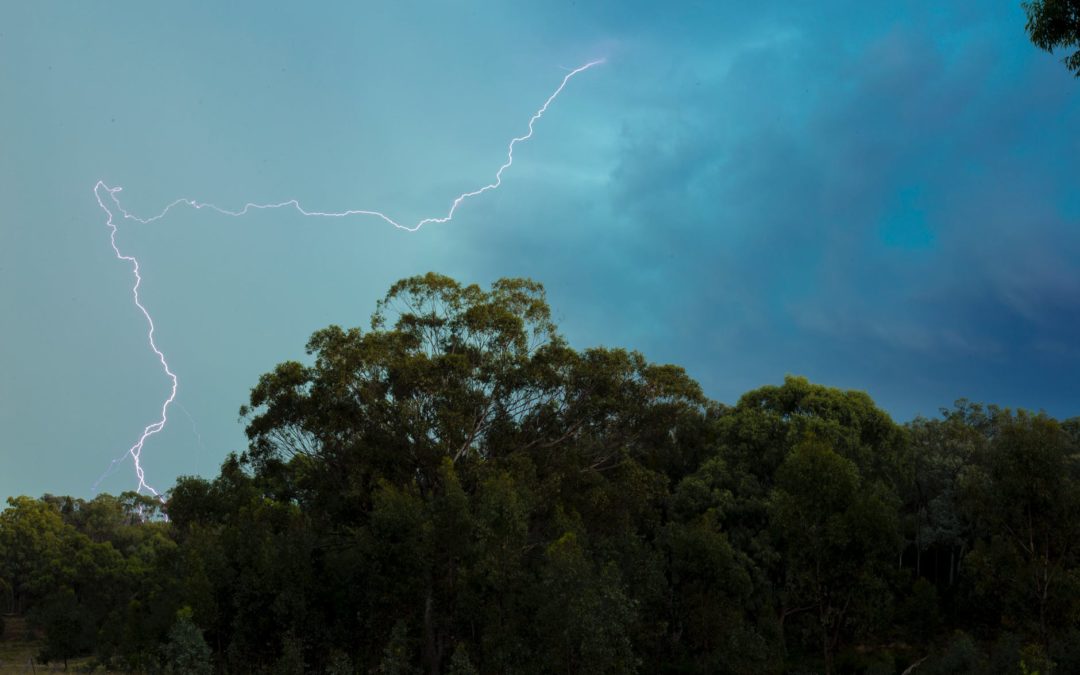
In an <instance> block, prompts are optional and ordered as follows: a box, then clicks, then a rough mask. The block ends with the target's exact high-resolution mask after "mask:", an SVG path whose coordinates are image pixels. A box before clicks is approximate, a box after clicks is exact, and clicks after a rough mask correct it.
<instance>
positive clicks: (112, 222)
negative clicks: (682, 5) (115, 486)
mask: <svg viewBox="0 0 1080 675" xmlns="http://www.w3.org/2000/svg"><path fill="white" fill-rule="evenodd" d="M604 61H605V59H597V60H595V61H589V62H588V63H586V64H584V65H581V66H578V67H577V68H574V69H573V70H571V71H569V72H568V73H567V74H566V75H565V76H564V77H563V79H562V82H560V83H559V86H558V87H557V88H556V89H555V91H553V92H552V93H551V95H550V96H548V97H547V100H545V101H544V104H543V105H541V106H540V108H539V109H538V110H537V111H536V112H535V113H533V115H532V117H530V118H529V124H528V129H527V131H526V133H525V134H523V135H521V136H515V137H514V138H512V139H510V144H509V146H508V147H507V149H506V161H505V162H503V163H502V165H501V166H500V167H499V169H498V170H497V171H496V172H495V179H494V180H493V181H492V182H490V183H488V184H487V185H484V186H482V187H479V188H476V189H475V190H471V191H469V192H463V193H461V194H460V195H458V196H457V197H455V198H454V200H453V201H452V202H451V203H450V208H449V209H448V210H447V211H446V214H445V215H442V216H434V217H429V218H423V219H421V220H419V221H417V222H416V223H414V224H412V225H407V224H402V223H400V222H398V221H396V220H394V219H393V218H391V217H390V216H388V215H386V214H385V213H383V212H381V211H369V210H366V209H349V210H347V211H336V212H333V211H309V210H308V209H305V208H304V207H303V206H301V205H300V202H299V201H297V200H296V199H290V200H288V201H284V202H277V203H272V204H255V203H252V202H248V203H246V204H244V206H243V207H242V208H240V209H236V210H230V209H224V208H221V207H220V206H216V205H214V204H209V203H206V202H199V201H196V200H194V199H186V198H181V199H177V200H175V201H173V202H171V203H169V204H168V205H166V206H165V208H164V209H162V210H161V212H160V213H158V214H157V215H155V216H150V217H148V218H140V217H138V216H136V215H134V214H132V213H131V212H129V211H127V210H126V209H125V208H124V207H123V206H122V205H121V204H120V200H119V198H118V197H117V194H119V193H120V192H121V191H122V190H123V188H122V187H119V186H117V187H110V186H108V185H106V184H105V182H104V181H101V180H99V181H98V182H97V183H96V184H95V185H94V198H95V199H96V200H97V203H98V206H100V207H101V210H103V211H104V212H105V214H106V221H105V226H106V227H107V228H108V229H109V244H110V246H112V250H113V253H115V254H116V257H117V259H119V260H121V261H124V262H126V263H129V264H130V265H131V272H132V275H133V276H134V278H135V283H134V285H133V286H132V287H131V293H132V296H133V299H134V303H135V307H136V308H137V309H138V310H139V312H140V313H141V314H142V315H143V318H144V319H146V325H147V334H146V337H147V341H148V342H149V344H150V349H151V350H152V351H153V352H154V355H155V356H157V358H158V361H159V362H160V363H161V368H162V370H163V371H164V372H165V375H166V376H167V377H168V378H169V381H170V383H171V386H170V389H169V395H168V396H167V397H166V398H165V400H164V401H163V402H162V404H161V416H160V418H158V419H157V420H156V421H154V422H152V423H150V424H148V425H146V426H145V427H144V428H143V431H142V434H141V435H140V436H139V439H138V440H137V441H136V442H135V444H134V445H132V446H131V447H130V448H128V450H127V452H125V453H124V454H123V455H121V456H120V457H118V458H116V459H114V460H113V461H112V463H111V464H110V465H109V468H108V469H107V470H106V471H105V473H104V474H102V476H101V478H98V480H97V482H96V483H94V489H95V490H96V489H97V486H98V485H99V484H100V483H101V481H102V480H103V479H104V478H105V477H106V476H108V475H109V474H111V473H112V471H113V470H114V469H115V467H116V466H117V465H118V464H119V463H120V462H122V461H124V460H126V459H127V458H128V457H131V460H132V462H133V463H134V465H135V476H136V478H137V479H138V481H139V483H138V487H137V488H136V491H137V492H139V493H142V492H143V491H144V490H145V491H146V492H148V493H150V494H152V495H154V496H156V497H159V498H161V495H160V493H158V491H157V490H155V489H154V488H153V487H152V486H151V485H150V484H149V483H147V482H146V472H145V470H144V469H143V466H142V452H143V449H144V447H145V446H146V442H147V441H148V440H149V439H150V437H151V436H153V435H155V434H157V433H160V432H161V431H162V430H163V429H164V428H165V425H166V424H167V423H168V421H169V407H170V406H171V405H172V404H173V402H174V401H176V392H177V389H178V387H179V380H178V379H177V377H176V373H174V372H173V371H172V369H171V368H170V367H169V362H168V360H167V359H166V358H165V353H164V352H162V351H161V349H160V348H158V345H157V342H156V341H155V340H154V330H155V327H154V319H153V317H152V316H150V312H149V310H147V309H146V306H145V305H143V303H142V301H141V299H140V298H139V286H140V285H142V274H141V268H140V266H139V261H138V260H137V259H136V258H135V256H133V255H128V254H125V253H123V252H121V250H120V247H119V246H118V245H117V243H116V235H117V232H118V228H117V224H116V214H117V213H119V214H120V215H121V216H122V218H123V219H125V220H133V221H135V222H137V223H140V224H143V225H146V224H149V223H152V222H154V221H156V220H160V219H162V218H164V217H165V216H166V215H168V214H169V212H170V211H172V210H173V209H174V208H176V207H177V206H181V205H183V206H189V207H191V208H194V209H210V210H212V211H216V212H217V213H220V214H222V215H225V216H231V217H240V216H245V215H247V214H248V213H250V212H251V211H259V210H264V209H281V208H290V207H291V208H293V209H295V210H296V211H297V212H298V213H299V214H300V215H302V216H304V217H309V218H348V217H352V216H370V217H373V218H378V219H380V220H382V221H384V222H386V223H387V224H389V225H392V226H394V227H396V228H398V229H400V230H405V231H407V232H416V231H417V230H419V229H420V228H421V227H423V226H425V225H431V224H442V223H448V222H450V221H451V220H453V219H454V214H455V213H457V210H458V207H459V206H461V205H462V204H463V203H465V202H466V201H468V200H469V199H472V198H473V197H478V196H480V195H482V194H484V193H485V192H488V191H490V190H495V189H497V188H498V187H499V186H500V185H502V179H503V172H505V171H506V170H507V169H509V168H510V167H511V166H512V165H513V164H514V147H515V146H516V145H517V144H518V143H523V142H525V141H527V140H529V139H530V138H532V135H533V126H534V125H535V124H536V122H537V120H539V119H540V118H541V117H543V116H544V113H545V112H547V109H548V107H549V106H550V105H551V104H552V103H554V101H555V99H556V98H558V96H559V94H561V93H562V91H563V89H565V88H566V85H567V84H568V83H569V82H570V80H571V79H573V77H574V76H575V75H578V74H579V73H582V72H584V71H586V70H588V69H590V68H593V67H594V66H598V65H600V64H602V63H604ZM114 209H115V212H114Z"/></svg>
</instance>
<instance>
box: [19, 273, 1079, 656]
mask: <svg viewBox="0 0 1080 675" xmlns="http://www.w3.org/2000/svg"><path fill="white" fill-rule="evenodd" d="M307 352H308V357H309V358H307V359H305V361H304V362H298V361H288V362H285V363H282V364H280V365H278V366H277V367H276V368H275V369H274V370H273V371H272V372H270V373H267V374H266V375H264V376H262V378H261V379H260V380H259V382H258V384H257V385H256V386H255V387H254V388H253V390H252V392H251V398H250V401H249V404H248V405H247V406H245V407H244V408H243V409H242V410H241V415H242V417H243V419H244V420H245V422H246V424H247V434H248V437H249V439H250V444H249V447H248V448H247V450H246V451H245V452H243V453H242V454H235V455H231V456H229V457H228V458H227V460H226V461H225V462H224V464H223V465H222V467H221V472H220V475H218V476H217V477H215V478H213V479H212V480H206V479H203V478H198V477H184V478H181V479H179V480H178V481H177V483H176V485H175V486H174V487H172V489H171V490H169V491H168V493H167V494H166V495H165V496H164V498H163V499H162V500H160V501H159V500H156V499H154V498H151V497H147V496H145V495H136V494H133V493H128V494H124V495H121V496H119V497H115V496H111V495H106V494H102V495H98V496H97V497H95V498H93V499H91V500H84V499H75V498H70V497H56V496H52V495H45V496H44V497H41V498H39V499H33V498H29V497H17V498H13V499H9V500H8V507H7V508H6V509H5V510H4V511H3V512H2V513H0V608H3V609H5V610H6V611H7V612H8V615H7V616H8V619H9V622H10V621H11V620H12V619H13V617H14V618H17V620H18V621H19V622H20V625H21V624H22V622H23V621H24V620H25V622H26V623H25V625H26V626H27V628H25V630H28V631H29V632H30V633H31V634H32V635H33V636H36V638H37V639H38V640H39V642H38V645H39V646H40V653H39V656H38V658H39V659H40V660H41V661H52V662H57V663H59V662H63V663H67V662H68V660H69V659H72V658H75V657H79V658H80V661H79V663H80V667H83V666H85V667H91V668H92V667H97V668H100V669H110V670H120V671H127V672H147V673H151V672H165V673H210V672H222V673H225V672H227V673H249V672H251V673H283V674H284V673H289V674H292V673H297V674H299V673H309V672H311V673H334V674H342V673H387V674H389V673H431V674H437V673H454V674H456V675H463V674H465V673H548V672H561V673H623V672H643V673H645V672H648V673H779V672H795V673H810V672H825V673H855V672H860V673H900V672H906V673H918V674H919V675H923V674H928V673H967V672H980V673H981V672H985V673H1035V672H1038V673H1041V674H1042V675H1047V674H1049V673H1057V672H1060V673H1075V672H1080V552H1078V548H1077V542H1078V541H1080V462H1078V458H1080V419H1076V418H1074V419H1071V420H1066V421H1062V422H1059V421H1057V420H1054V419H1052V418H1050V417H1048V416H1046V415H1044V414H1034V413H1029V412H1024V411H1010V410H1008V409H1003V408H998V407H995V406H992V405H979V404H974V403H969V402H966V401H960V402H958V403H957V404H956V405H955V407H953V408H951V409H947V410H944V411H942V414H941V416H940V418H936V419H922V418H919V419H915V420H913V421H911V422H909V423H907V424H905V425H898V424H896V423H894V422H893V421H892V420H891V419H890V417H889V416H888V415H887V414H886V413H885V412H883V411H882V410H881V409H879V408H877V407H876V406H875V405H874V402H873V401H872V400H871V399H870V397H869V396H867V395H866V394H864V393H861V392H856V391H841V390H837V389H833V388H829V387H825V386H820V385H816V384H812V383H810V382H808V381H806V380H805V379H802V378H799V377H788V378H786V379H785V381H784V383H783V384H782V385H780V386H765V387H762V388H760V389H756V390H754V391H751V392H748V393H746V394H745V395H743V396H742V398H741V399H740V400H739V401H738V402H737V404H735V405H730V406H729V405H724V404H720V403H717V402H715V401H711V400H709V399H708V398H706V397H705V396H704V395H703V393H702V391H701V388H700V387H699V386H698V384H697V383H696V382H694V381H693V380H692V379H691V378H690V377H688V375H687V374H686V373H685V372H684V371H683V370H682V369H680V368H678V367H676V366H670V365H656V364H653V363H650V362H649V361H647V360H646V359H645V358H644V357H643V356H642V355H641V354H639V353H637V352H634V351H628V350H624V349H616V348H595V349H587V350H584V351H578V350H575V349H573V348H571V347H570V346H569V345H568V344H567V342H566V341H565V340H564V339H563V338H562V337H561V336H560V334H559V332H558V330H557V327H556V326H555V325H554V323H553V322H552V319H551V312H550V310H549V307H548V305H547V303H546V300H545V296H544V293H543V289H542V287H541V286H539V285H538V284H536V283H534V282H531V281H527V280H520V279H503V280H500V281H498V282H496V283H495V284H493V285H492V287H491V288H490V289H488V290H484V289H482V288H480V287H477V286H463V285H460V284H458V283H457V282H455V281H453V280H452V279H449V278H446V277H443V276H438V275H434V274H428V275H426V276H422V277H414V278H410V279H406V280H403V281H401V282H399V283H397V284H396V285H394V286H393V287H392V288H391V289H390V291H389V292H388V294H387V295H386V297H385V299H384V300H383V301H381V302H380V303H379V305H378V307H377V309H376V311H375V313H374V315H373V317H372V321H371V326H370V328H369V329H359V328H352V329H342V328H339V327H336V326H331V327H328V328H325V329H323V330H320V331H318V332H316V333H315V334H314V335H313V336H312V338H311V340H310V342H309V343H308V345H307ZM87 657H89V658H87Z"/></svg>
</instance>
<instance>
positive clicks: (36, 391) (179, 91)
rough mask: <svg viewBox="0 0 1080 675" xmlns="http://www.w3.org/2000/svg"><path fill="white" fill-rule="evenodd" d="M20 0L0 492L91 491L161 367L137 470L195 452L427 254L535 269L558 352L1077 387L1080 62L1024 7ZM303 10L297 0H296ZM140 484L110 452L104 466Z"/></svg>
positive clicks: (717, 388)
mask: <svg viewBox="0 0 1080 675" xmlns="http://www.w3.org/2000/svg"><path fill="white" fill-rule="evenodd" d="M978 4H979V5H980V6H978V7H977V3H970V2H947V3H941V2H931V1H925V2H920V1H913V2H905V3H867V2H854V1H850V2H831V1H824V2H818V3H803V2H770V1H768V0H764V1H761V2H755V3H746V2H739V3H734V2H673V3H662V2H644V1H627V0H620V1H618V2H607V3H600V2H585V1H579V2H561V1H552V0H546V1H544V2H529V3H525V2H495V1H492V2H445V3H428V2H393V3H389V2H377V3H376V2H368V3H357V2H338V3H289V4H288V5H286V4H285V3H265V2H254V1H244V2H239V1H233V2H229V3H212V2H183V3H180V2H175V3H147V2H143V1H134V0H127V1H117V2H109V3H85V2H83V3H75V2H71V3H59V2H57V3H44V2H34V3H14V2H11V3H5V4H4V5H3V6H2V7H0V92H2V100H3V104H2V106H0V130H2V135H0V139H2V140H0V203H2V204H3V205H4V209H3V211H2V212H0V320H2V324H0V328H2V331H0V432H2V433H0V496H5V495H9V494H23V493H25V494H30V495H40V494H42V493H44V492H52V493H60V494H68V493H70V494H76V495H82V496H88V495H90V494H92V493H93V484H94V482H95V480H97V478H98V477H99V476H100V475H101V474H102V473H103V472H104V471H105V470H106V469H107V468H108V467H109V464H110V461H112V460H113V459H114V458H117V457H120V456H122V455H123V453H124V451H125V450H126V449H127V448H128V447H129V446H130V445H131V443H132V442H134V440H135V439H137V438H138V436H139V433H140V432H141V430H142V428H143V426H144V425H145V424H148V423H150V422H152V421H154V419H155V418H156V415H157V412H158V409H159V407H160V404H161V400H162V398H163V397H164V396H165V395H166V394H167V393H168V384H169V383H168V380H167V379H166V378H165V376H164V374H163V373H162V371H161V369H160V366H159V364H158V363H157V362H156V358H155V357H154V355H153V353H152V352H151V351H150V349H149V347H148V346H147V343H146V325H145V322H144V320H143V318H142V316H141V315H140V314H139V313H138V312H137V310H136V309H135V308H134V306H133V305H132V302H131V283H132V277H131V269H130V266H129V265H127V264H125V263H122V262H121V261H118V260H117V259H116V258H115V257H114V255H113V252H112V250H111V249H110V248H109V240H108V230H107V229H106V227H105V217H104V215H105V214H104V213H103V212H102V211H101V210H100V209H99V208H98V205H97V203H96V201H95V200H94V195H93V192H92V190H93V186H94V184H95V182H96V181H98V180H104V181H105V182H106V183H108V184H110V185H119V186H123V188H124V191H123V192H122V193H120V195H119V196H121V197H122V198H123V200H124V204H125V206H126V207H128V208H130V209H131V210H132V212H134V213H137V214H139V215H143V216H148V215H153V214H154V213H156V212H158V211H160V210H161V208H162V207H164V206H165V205H166V204H167V203H169V202H170V201H172V200H174V199H177V198H180V197H186V198H192V199H198V200H201V201H207V202H213V203H215V204H218V205H220V206H223V207H226V208H237V207H240V206H242V205H243V204H244V203H245V202H248V201H253V202H277V201H282V200H286V199H293V198H295V199H299V200H300V201H301V202H303V203H304V204H305V205H306V206H308V207H309V208H315V209H322V210H344V209H350V208H360V209H375V210H380V211H384V212H387V213H388V214H390V215H392V216H393V217H395V218H399V219H401V220H414V221H415V220H417V219H419V218H423V217H425V216H431V215H440V214H442V213H443V212H445V210H446V208H447V207H448V205H449V202H450V200H452V199H453V197H454V196H456V195H457V194H459V193H461V192H464V191H467V190H470V189H473V188H475V187H478V186H480V185H483V184H485V183H487V182H488V181H490V180H491V178H492V176H493V173H494V171H495V169H497V167H498V166H499V164H500V163H501V162H502V161H503V158H504V156H505V151H506V144H507V142H508V141H509V139H510V138H512V137H514V136H516V135H520V134H521V133H523V132H524V131H525V124H526V123H527V121H528V119H529V116H530V115H531V114H532V113H533V112H534V111H535V110H536V109H537V107H539V105H540V104H541V103H542V102H543V101H544V99H545V98H546V97H547V96H548V95H549V94H550V93H551V91H552V90H553V89H554V88H555V87H556V86H557V85H558V83H559V81H560V80H561V79H562V77H563V76H564V75H565V73H566V71H567V69H570V68H573V67H575V66H578V65H580V64H582V63H584V62H586V61H589V60H591V59H594V58H598V57H606V59H607V62H606V63H605V64H604V65H603V66H602V67H598V68H594V69H591V70H589V71H587V72H585V73H582V74H580V75H579V76H577V77H576V78H574V79H573V80H572V81H571V82H570V84H569V85H568V87H567V88H566V90H565V91H564V92H563V94H562V95H561V96H560V98H559V99H558V100H557V101H556V102H555V103H554V104H553V105H552V107H551V109H550V110H549V111H548V113H547V115H545V117H544V118H543V119H541V120H540V121H539V122H538V123H537V125H536V133H535V136H534V137H533V138H532V139H531V140H530V141H529V142H528V143H525V144H522V145H519V146H518V149H517V150H516V153H515V157H516V159H515V164H514V165H513V167H512V168H511V169H510V170H508V171H507V172H506V174H505V175H504V183H503V185H502V187H501V188H500V189H499V190H497V191H494V192H491V193H489V194H486V195H484V196H483V197H481V198H479V199H476V200H473V201H470V202H468V203H467V204H466V205H465V206H463V207H462V208H461V209H460V210H459V211H458V214H457V216H456V217H455V219H454V220H453V221H452V222H451V223H448V224H446V225H432V226H429V227H426V228H424V229H422V230H421V231H419V232H416V233H413V234H410V233H406V232H401V231H399V230H395V229H393V228H391V227H389V226H387V225H386V224H385V223H382V222H381V221H378V220H374V219H370V218H368V219H365V218H354V219H350V220H336V221H329V220H312V219H304V218H301V217H300V216H299V215H297V214H296V213H295V212H292V211H285V210H282V211H275V212H263V213H258V214H255V215H250V216H247V217H245V218H243V219H230V218H226V217H224V216H220V215H217V214H214V213H212V212H207V211H205V210H203V211H194V210H191V209H178V210H176V211H174V212H172V213H171V214H170V215H169V217H168V218H165V219H163V220H161V221H158V222H155V223H153V224H150V225H138V224H134V223H130V222H128V223H122V224H121V229H120V232H119V234H118V238H117V241H118V243H119V245H120V247H121V248H122V249H123V250H124V251H125V252H128V253H131V254H133V255H136V256H137V257H138V258H139V260H140V261H141V263H142V265H143V268H142V270H143V275H144V283H143V287H142V293H143V300H144V302H145V304H146V306H147V307H148V308H149V309H150V311H151V313H152V314H153V315H154V318H155V321H156V323H157V331H158V332H157V337H158V344H159V346H160V347H161V348H162V349H163V350H164V351H165V353H166V354H167V355H168V358H169V362H170V364H171V365H172V367H173V370H174V371H175V372H176V373H177V374H178V375H179V377H180V391H179V396H178V398H177V404H178V405H177V406H176V407H174V408H173V409H172V419H171V421H170V424H169V426H167V427H166V429H165V431H164V432H162V433H161V434H159V435H158V436H155V437H153V438H152V439H151V441H150V442H149V443H148V445H147V447H146V451H145V455H144V456H145V465H146V467H147V476H148V480H149V482H150V483H151V484H152V485H154V486H155V487H157V488H159V489H167V488H168V487H169V486H170V485H171V483H172V481H173V480H174V478H175V477H176V476H177V475H179V474H201V475H207V476H209V475H213V474H214V473H215V472H216V470H217V467H218V465H219V464H220V462H221V460H222V459H223V458H224V456H225V454H226V453H227V452H229V451H239V450H242V449H243V448H244V438H243V433H242V425H241V424H240V423H238V421H237V409H238V408H239V406H240V405H241V404H243V403H244V402H245V401H246V397H247V392H248V390H249V389H250V387H251V386H252V385H254V384H255V382H256V380H257V378H258V376H259V374H260V373H263V372H266V371H268V370H270V369H271V368H272V367H273V366H274V365H275V364H276V363H278V362H280V361H284V360H286V359H296V358H302V357H303V345H304V343H305V341H306V339H307V337H308V336H309V335H310V333H311V332H312V331H314V330H316V329H318V328H320V327H323V326H325V325H327V324H330V323H337V324H341V325H348V326H352V325H366V323H367V320H368V317H369V315H370V313H371V311H372V310H373V309H374V304H375V301H376V300H377V299H378V298H380V297H381V296H382V295H383V294H384V293H385V292H386V289H387V288H388V287H389V285H390V284H391V283H393V282H394V281H395V280H397V279H399V278H402V277H406V276H410V275H414V274H420V273H424V272H427V271H429V270H434V271H438V272H442V273H445V274H448V275H450V276H453V277H455V278H457V279H459V280H460V281H463V282H470V283H473V282H475V283H481V284H485V285H486V284H488V283H490V282H491V281H492V280H494V279H497V278H499V277H503V276H528V277H532V278H534V279H536V280H538V281H541V282H543V283H544V284H545V285H546V287H547V289H548V296H549V300H550V302H551V304H552V306H553V308H554V310H555V314H556V317H557V319H558V321H559V324H560V325H561V327H562V330H563V332H564V333H565V335H566V336H567V337H568V338H569V339H570V341H571V344H572V345H573V346H575V347H579V348H584V347H588V346H593V345H606V346H624V347H630V348H635V349H638V350H640V351H642V352H643V353H644V354H645V355H646V356H647V357H648V358H650V359H651V360H654V361H659V362H673V363H677V364H680V365H683V366H685V367H686V368H687V370H688V371H689V372H690V374H691V375H692V376H693V377H695V378H696V379H698V380H699V381H700V382H701V383H702V385H703V386H704V388H705V390H706V392H707V393H708V394H709V395H710V396H712V397H713V398H715V399H717V400H720V401H723V402H726V403H734V402H735V401H736V400H737V398H738V396H739V395H740V394H741V393H743V392H745V391H747V390H749V389H752V388H756V387H758V386H761V385H764V384H770V383H779V382H781V381H782V379H783V377H784V375H785V374H788V373H791V374H798V375H805V376H807V377H809V378H810V379H811V380H813V381H815V382H819V383H822V384H827V385H832V386H838V387H842V388H852V389H860V390H864V391H867V392H869V393H870V395H871V396H872V397H873V398H874V399H875V400H876V401H877V402H878V404H879V405H881V406H882V407H883V408H885V409H886V410H887V411H889V412H890V414H892V415H893V417H894V418H895V419H896V420H897V421H906V420H908V419H911V418H912V417H913V416H915V415H917V414H922V415H928V416H929V415H934V414H936V413H937V411H938V409H939V408H941V407H943V406H949V405H951V403H952V402H953V401H954V400H955V399H957V398H960V397H967V398H969V399H972V400H977V401H985V402H991V403H998V404H1001V405H1004V406H1011V407H1024V408H1030V409H1036V410H1038V409H1045V410H1046V411H1047V412H1049V413H1051V414H1053V415H1055V416H1059V417H1069V416H1073V415H1077V414H1080V385H1078V381H1080V227H1078V225H1080V189H1078V187H1077V180H1078V178H1080V131H1078V130H1080V81H1077V80H1076V79H1074V78H1073V77H1072V76H1071V75H1070V74H1069V73H1068V72H1067V71H1066V70H1065V68H1064V67H1063V66H1062V65H1061V63H1060V62H1059V60H1058V58H1057V57H1055V56H1052V55H1049V54H1046V53H1044V52H1040V51H1038V50H1037V49H1035V48H1034V47H1033V46H1031V44H1030V43H1029V42H1028V40H1027V36H1026V34H1025V32H1024V21H1025V17H1024V14H1023V11H1022V9H1021V8H1020V6H1019V3H1018V2H1004V3H978ZM312 5H317V7H312ZM99 487H100V489H102V490H107V491H110V492H119V491H122V490H127V489H132V488H134V487H135V480H134V476H133V473H132V470H131V465H130V462H128V463H124V464H122V465H120V466H119V467H117V470H116V471H115V473H113V474H112V475H111V476H109V477H108V478H106V479H105V480H104V481H102V482H101V484H100V486H99Z"/></svg>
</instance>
